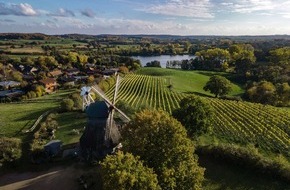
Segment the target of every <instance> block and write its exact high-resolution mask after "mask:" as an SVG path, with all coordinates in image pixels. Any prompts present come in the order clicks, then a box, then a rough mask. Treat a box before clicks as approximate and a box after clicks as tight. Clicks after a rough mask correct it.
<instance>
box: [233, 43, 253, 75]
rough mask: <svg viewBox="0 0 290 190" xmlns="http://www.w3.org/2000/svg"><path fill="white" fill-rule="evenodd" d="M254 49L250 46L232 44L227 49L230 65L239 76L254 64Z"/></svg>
mask: <svg viewBox="0 0 290 190" xmlns="http://www.w3.org/2000/svg"><path fill="white" fill-rule="evenodd" d="M254 51H255V49H254V48H253V46H252V45H250V44H234V45H232V46H231V47H230V48H229V52H230V54H231V60H232V64H233V65H235V70H236V72H237V73H239V74H245V73H246V72H247V71H248V70H249V69H250V67H251V66H252V65H253V64H254V63H255V62H256V57H255V54H254Z"/></svg>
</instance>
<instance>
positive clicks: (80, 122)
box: [55, 112, 87, 145]
mask: <svg viewBox="0 0 290 190" xmlns="http://www.w3.org/2000/svg"><path fill="white" fill-rule="evenodd" d="M56 120H57V122H58V125H59V129H57V131H56V134H55V135H56V139H59V140H61V141H62V142H63V144H64V145H66V144H71V143H76V142H78V141H79V139H80V136H81V135H82V132H83V128H84V126H85V125H86V123H87V117H86V114H85V113H83V112H65V113H60V114H57V118H56ZM73 129H76V130H79V131H80V133H79V134H74V133H72V131H73Z"/></svg>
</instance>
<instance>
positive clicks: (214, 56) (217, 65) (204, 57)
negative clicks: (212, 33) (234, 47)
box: [195, 48, 230, 70]
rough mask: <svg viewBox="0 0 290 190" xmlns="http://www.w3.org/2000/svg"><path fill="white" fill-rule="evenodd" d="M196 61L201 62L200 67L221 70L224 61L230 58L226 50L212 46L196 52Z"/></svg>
mask: <svg viewBox="0 0 290 190" xmlns="http://www.w3.org/2000/svg"><path fill="white" fill-rule="evenodd" d="M195 55H196V56H197V60H198V62H200V63H201V65H202V69H206V70H221V69H223V66H224V65H225V63H227V62H228V61H229V60H230V53H229V51H228V50H224V49H220V48H214V49H208V50H202V51H199V52H196V53H195Z"/></svg>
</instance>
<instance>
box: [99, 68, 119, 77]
mask: <svg viewBox="0 0 290 190" xmlns="http://www.w3.org/2000/svg"><path fill="white" fill-rule="evenodd" d="M118 71H119V69H106V70H104V71H102V74H103V75H109V76H111V75H115V74H117V72H118Z"/></svg>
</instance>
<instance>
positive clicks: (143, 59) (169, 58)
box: [132, 55, 195, 68]
mask: <svg viewBox="0 0 290 190" xmlns="http://www.w3.org/2000/svg"><path fill="white" fill-rule="evenodd" d="M132 58H134V59H139V60H140V61H141V64H142V66H146V63H148V62H151V61H155V60H156V61H159V62H160V65H161V67H162V68H166V63H167V61H174V60H177V61H181V60H185V59H192V58H195V56H194V55H158V56H132Z"/></svg>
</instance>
